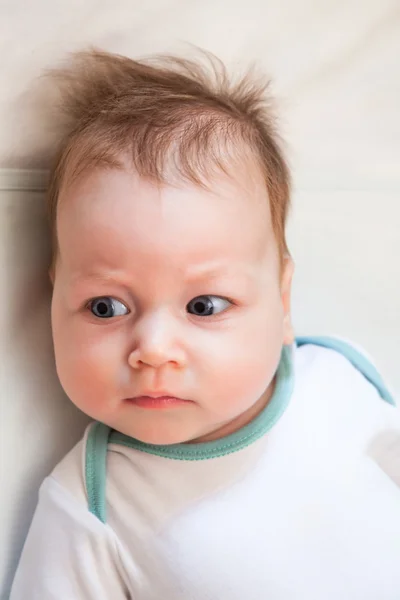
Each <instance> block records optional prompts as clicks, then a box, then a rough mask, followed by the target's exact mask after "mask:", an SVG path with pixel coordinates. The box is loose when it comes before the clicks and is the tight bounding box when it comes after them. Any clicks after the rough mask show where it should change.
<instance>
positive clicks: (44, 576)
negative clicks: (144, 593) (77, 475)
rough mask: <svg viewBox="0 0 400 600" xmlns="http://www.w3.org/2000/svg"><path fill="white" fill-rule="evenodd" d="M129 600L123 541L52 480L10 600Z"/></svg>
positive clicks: (46, 484) (43, 490) (41, 497)
mask: <svg viewBox="0 0 400 600" xmlns="http://www.w3.org/2000/svg"><path fill="white" fill-rule="evenodd" d="M27 598H29V599H30V600H109V599H110V598H112V599H113V600H127V599H128V598H130V595H129V593H128V592H127V588H126V584H125V582H124V572H123V568H122V564H121V560H120V556H119V548H118V540H117V539H116V537H115V534H114V533H113V531H112V530H111V529H110V528H109V527H108V526H107V525H104V524H103V523H101V522H100V521H99V520H98V519H97V518H96V517H95V516H94V515H92V514H91V513H90V512H89V511H88V510H87V509H86V507H85V506H82V505H81V504H80V503H79V502H78V501H77V500H76V499H75V498H74V497H73V496H72V495H71V494H70V493H69V492H68V491H67V490H65V489H64V488H63V487H62V486H61V485H60V484H59V483H58V482H57V481H56V480H55V479H54V478H53V477H49V478H47V479H46V480H45V481H44V482H43V484H42V487H41V489H40V492H39V503H38V507H37V509H36V513H35V515H34V518H33V521H32V524H31V528H30V530H29V533H28V537H27V540H26V542H25V546H24V549H23V552H22V556H21V559H20V563H19V566H18V569H17V572H16V576H15V579H14V583H13V587H12V591H11V596H10V600H26V599H27Z"/></svg>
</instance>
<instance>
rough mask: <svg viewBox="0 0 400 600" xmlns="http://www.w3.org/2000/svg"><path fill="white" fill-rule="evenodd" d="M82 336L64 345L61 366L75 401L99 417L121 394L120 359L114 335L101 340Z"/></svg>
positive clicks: (60, 355)
mask: <svg viewBox="0 0 400 600" xmlns="http://www.w3.org/2000/svg"><path fill="white" fill-rule="evenodd" d="M82 333H83V335H82V336H81V335H77V336H76V337H74V336H71V338H70V339H69V340H68V343H67V344H65V345H61V347H60V348H59V360H57V367H58V372H59V377H60V381H61V384H62V386H63V387H64V390H65V392H66V393H67V395H68V396H69V398H70V399H71V401H72V402H73V403H74V404H76V406H78V407H79V408H80V409H81V410H82V411H84V412H86V413H87V414H89V415H90V416H93V417H94V418H96V417H98V416H99V415H100V414H101V413H102V412H103V411H104V410H107V406H108V404H109V403H110V402H112V400H113V399H114V398H115V397H116V395H117V390H116V389H115V388H116V383H115V382H116V381H117V371H118V368H119V357H118V353H117V351H116V349H115V345H114V344H113V339H112V336H109V337H107V336H103V337H102V338H101V339H99V338H98V337H97V336H93V337H91V336H90V335H86V336H85V335H84V332H83V331H82Z"/></svg>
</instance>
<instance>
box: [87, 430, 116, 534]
mask: <svg viewBox="0 0 400 600" xmlns="http://www.w3.org/2000/svg"><path fill="white" fill-rule="evenodd" d="M110 431H111V429H110V427H108V426H107V425H104V424H103V423H93V424H92V426H91V428H90V431H89V434H88V437H87V440H86V461H85V482H86V493H87V497H88V506H89V511H90V512H91V513H93V514H94V515H95V516H96V517H97V518H98V519H100V521H101V522H102V523H105V522H106V500H105V488H106V462H107V446H108V439H109V436H110Z"/></svg>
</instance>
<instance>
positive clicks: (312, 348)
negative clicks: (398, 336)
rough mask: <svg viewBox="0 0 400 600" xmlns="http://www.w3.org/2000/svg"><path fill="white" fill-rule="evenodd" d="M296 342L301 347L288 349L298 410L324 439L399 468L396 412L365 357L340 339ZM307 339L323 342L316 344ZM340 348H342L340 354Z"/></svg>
mask: <svg viewBox="0 0 400 600" xmlns="http://www.w3.org/2000/svg"><path fill="white" fill-rule="evenodd" d="M299 339H300V340H301V341H303V343H300V344H298V345H294V349H293V356H294V372H295V382H296V384H295V395H294V396H295V398H294V399H295V402H297V404H299V410H300V405H301V410H302V411H303V414H304V413H305V414H306V415H307V417H306V418H307V419H308V420H311V421H312V423H315V427H318V426H320V427H322V428H323V429H324V431H326V434H327V435H328V436H329V435H332V436H337V437H338V438H339V439H340V441H341V443H342V442H343V443H344V444H347V443H349V444H350V445H352V446H353V448H355V449H358V450H361V449H362V450H365V451H367V453H370V451H371V452H372V451H373V452H374V453H376V452H377V453H378V454H379V453H380V454H382V453H383V454H385V456H390V460H391V463H392V464H393V463H394V461H395V462H396V464H397V468H398V469H400V410H399V409H398V408H397V406H395V401H394V399H393V395H392V393H391V391H390V390H389V388H388V387H387V385H386V384H385V382H383V379H382V378H381V376H380V374H379V372H378V371H377V369H376V366H375V364H374V362H373V360H372V359H371V357H370V356H369V355H368V354H367V353H366V352H365V350H364V349H363V348H361V347H360V346H358V345H356V344H354V343H353V342H349V341H348V340H343V339H342V338H333V337H332V338H299ZM313 339H315V340H324V341H325V342H327V343H326V345H324V344H322V345H319V344H318V343H313ZM329 340H332V342H333V343H332V347H329ZM342 343H343V344H344V345H345V346H347V349H346V350H345V351H344V352H342V351H340V348H341V344H342ZM352 350H353V351H354V354H353V353H352ZM357 355H358V357H360V356H361V361H360V364H361V368H358V367H357V364H356V363H357V360H356V359H357ZM362 357H363V358H364V359H365V362H364V361H363V360H362ZM312 426H313V425H312ZM371 449H372V450H371ZM399 472H400V471H399Z"/></svg>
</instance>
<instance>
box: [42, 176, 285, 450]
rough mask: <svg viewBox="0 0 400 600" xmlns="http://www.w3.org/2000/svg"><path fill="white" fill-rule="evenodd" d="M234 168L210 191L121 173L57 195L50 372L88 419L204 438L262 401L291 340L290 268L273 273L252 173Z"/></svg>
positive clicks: (124, 428)
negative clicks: (53, 362) (54, 370)
mask: <svg viewBox="0 0 400 600" xmlns="http://www.w3.org/2000/svg"><path fill="white" fill-rule="evenodd" d="M243 170H244V169H243ZM239 171H240V169H239V170H238V171H237V172H236V174H235V180H233V179H232V178H228V177H226V176H225V177H222V176H221V177H220V178H219V179H218V180H217V179H216V180H215V181H214V182H212V185H210V188H211V189H212V190H213V191H212V192H210V191H206V190H204V189H201V188H199V187H196V186H192V185H189V184H182V185H180V186H179V187H169V186H165V187H159V186H156V185H154V184H151V183H149V182H147V181H145V180H143V179H140V178H139V177H138V176H136V175H133V174H132V173H128V172H123V171H119V170H103V171H97V172H95V173H92V174H91V175H89V176H87V177H85V178H83V179H82V180H80V181H78V182H77V183H76V184H75V185H74V186H73V187H71V188H69V189H68V190H67V191H66V192H64V194H63V196H62V198H61V199H60V206H59V214H58V222H57V231H58V239H59V247H60V253H59V256H58V260H57V265H56V271H55V280H54V293H53V301H52V325H53V336H54V347H55V355H56V364H57V371H58V375H59V378H60V381H61V384H62V386H63V387H64V389H65V391H66V393H67V394H68V396H69V397H70V399H71V400H72V402H74V403H75V404H76V405H77V406H78V407H79V408H80V409H81V410H82V411H84V412H85V413H87V414H88V415H90V416H91V417H93V418H94V419H97V420H99V421H102V422H104V423H106V424H108V425H110V426H111V427H113V428H114V429H116V430H118V431H121V432H123V433H125V434H127V435H129V436H133V437H135V438H137V439H139V440H142V441H144V442H148V443H153V444H171V443H178V442H184V441H194V440H196V441H204V440H211V439H216V438H218V437H222V436H224V435H226V434H228V433H231V432H233V431H235V430H237V429H239V428H240V427H242V426H243V425H244V424H246V423H247V422H249V421H250V420H251V419H252V418H253V417H254V416H255V415H256V414H257V413H258V412H260V410H262V408H263V407H264V406H265V404H266V403H267V402H268V399H269V397H270V395H271V393H272V388H273V378H274V374H275V371H276V368H277V365H278V363H279V358H280V354H281V349H282V345H283V344H285V343H291V341H292V332H291V326H290V319H289V317H288V316H287V312H288V310H289V292H290V279H291V268H292V267H291V263H290V262H287V263H286V265H285V267H284V269H283V272H281V271H280V268H279V257H278V251H277V245H276V241H275V238H274V235H273V231H272V225H271V218H270V214H269V207H268V201H267V198H266V192H265V188H264V186H263V184H262V181H261V176H259V175H258V173H257V172H256V170H255V169H254V168H253V171H252V167H249V170H247V172H246V174H244V173H243V174H242V173H240V172H239ZM149 396H150V399H149V398H148V397H149ZM143 397H144V398H143ZM155 397H157V398H155ZM160 397H161V398H160ZM165 397H172V398H178V399H180V401H178V400H171V399H167V398H165Z"/></svg>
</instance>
